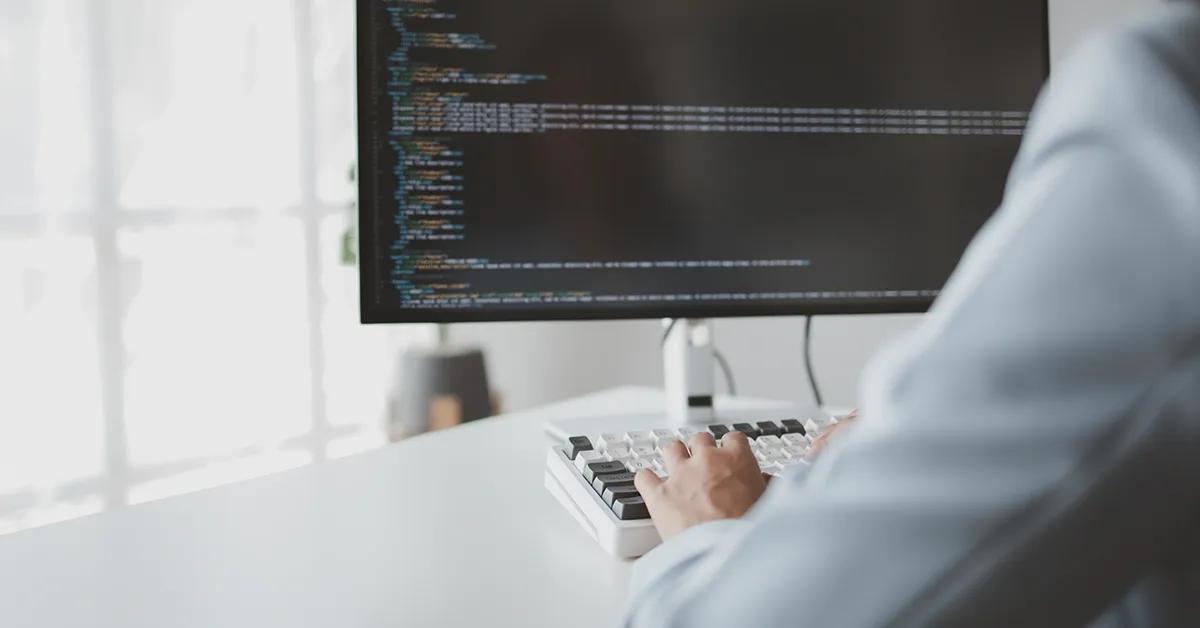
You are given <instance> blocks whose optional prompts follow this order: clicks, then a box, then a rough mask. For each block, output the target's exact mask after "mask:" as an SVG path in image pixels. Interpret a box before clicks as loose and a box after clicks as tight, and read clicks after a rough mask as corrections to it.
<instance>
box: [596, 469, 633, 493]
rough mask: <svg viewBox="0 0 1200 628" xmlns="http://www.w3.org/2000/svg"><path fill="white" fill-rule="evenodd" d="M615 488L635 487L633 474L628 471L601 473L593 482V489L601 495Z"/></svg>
mask: <svg viewBox="0 0 1200 628" xmlns="http://www.w3.org/2000/svg"><path fill="white" fill-rule="evenodd" d="M614 486H633V474H632V473H630V472H628V471H623V472H621V473H601V474H600V475H597V476H596V479H594V480H592V488H594V489H596V492H597V493H599V494H600V495H603V494H604V491H607V490H608V489H610V488H612V487H614Z"/></svg>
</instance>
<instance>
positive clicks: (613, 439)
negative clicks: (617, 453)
mask: <svg viewBox="0 0 1200 628" xmlns="http://www.w3.org/2000/svg"><path fill="white" fill-rule="evenodd" d="M597 440H598V441H599V442H600V444H601V445H603V446H605V447H609V446H611V445H614V444H617V443H624V442H625V435H624V434H601V435H600V438H598V439H597Z"/></svg>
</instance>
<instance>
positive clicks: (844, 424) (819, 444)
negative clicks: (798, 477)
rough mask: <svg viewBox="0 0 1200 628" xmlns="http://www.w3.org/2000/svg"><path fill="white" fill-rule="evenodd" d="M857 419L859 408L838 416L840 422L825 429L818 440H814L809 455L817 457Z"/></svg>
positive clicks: (813, 457)
mask: <svg viewBox="0 0 1200 628" xmlns="http://www.w3.org/2000/svg"><path fill="white" fill-rule="evenodd" d="M857 420H858V410H855V411H854V412H851V413H850V414H847V415H846V416H843V417H838V422H837V423H836V424H835V425H834V426H833V427H830V428H829V429H828V430H825V432H824V433H823V434H821V435H820V436H818V437H817V440H815V441H813V444H812V447H811V448H810V449H809V456H810V457H811V458H812V459H815V458H816V457H817V456H819V455H821V453H822V452H824V451H825V448H826V447H829V444H830V443H832V442H833V441H834V440H836V439H838V438H841V437H842V435H843V434H844V433H845V432H846V431H847V430H849V428H850V427H851V426H853V425H854V422H855V421H857Z"/></svg>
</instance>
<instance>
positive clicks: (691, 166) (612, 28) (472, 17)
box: [359, 0, 1047, 322]
mask: <svg viewBox="0 0 1200 628" xmlns="http://www.w3.org/2000/svg"><path fill="white" fill-rule="evenodd" d="M402 4H404V3H397V2H388V1H386V0H360V41H359V46H360V69H359V81H360V128H361V130H362V132H361V134H360V151H361V153H362V159H361V174H360V177H361V191H362V193H361V195H360V203H361V211H362V216H361V220H360V227H361V229H362V237H361V242H362V248H363V250H362V252H363V255H362V258H361V259H362V262H361V263H362V273H363V297H364V298H363V314H364V320H368V321H374V322H382V321H396V322H401V321H452V320H511V319H538V318H576V317H578V318H605V317H631V318H633V317H651V316H718V315H740V314H773V313H777V314H785V313H806V312H819V311H828V310H830V309H831V308H832V309H834V310H837V311H886V310H888V309H890V308H891V306H894V307H895V309H897V310H898V311H899V310H901V309H906V308H907V307H911V306H912V305H914V304H917V303H920V302H922V301H927V299H928V295H927V296H925V297H924V298H919V299H914V298H913V297H912V296H911V295H909V296H905V297H896V298H895V299H892V300H889V299H888V298H885V297H881V296H879V295H872V296H870V297H853V296H847V293H855V292H876V291H889V290H896V291H936V290H938V289H940V288H941V287H942V285H943V284H944V283H945V281H946V279H947V278H948V277H949V275H950V273H951V271H952V270H953V269H954V267H955V266H956V264H957V263H958V260H959V258H960V257H961V255H962V253H963V251H964V249H965V248H966V246H967V244H968V243H969V241H970V239H971V238H972V237H973V235H974V234H975V233H976V232H977V231H978V229H979V228H980V227H981V226H982V225H983V224H984V222H985V221H986V220H987V219H988V218H989V216H990V215H991V213H992V212H993V211H994V210H995V209H996V207H997V206H998V205H999V203H1000V200H1001V196H1002V191H1003V187H1004V183H1005V179H1006V176H1007V172H1008V169H1009V167H1010V165H1011V163H1012V161H1013V158H1014V156H1015V154H1016V151H1017V149H1018V146H1019V141H1020V138H1019V137H1012V136H978V137H977V136H883V135H793V134H769V133H761V134H732V133H726V134H714V133H682V132H657V133H653V132H644V133H632V132H623V133H599V132H567V131H558V132H548V133H544V134H525V135H504V134H496V135H482V134H463V135H461V136H449V139H450V140H452V141H453V143H454V145H455V146H456V147H458V148H461V150H462V151H463V153H464V155H465V158H464V166H463V168H462V171H461V174H462V175H463V177H464V180H465V185H464V190H463V192H462V194H461V196H462V197H463V199H464V201H465V213H464V215H463V217H462V219H461V223H462V226H463V228H464V231H463V233H464V234H465V238H464V239H463V240H462V241H458V242H438V243H424V242H421V243H416V242H412V243H408V244H407V245H406V246H405V248H406V249H408V250H407V251H405V252H406V253H410V254H411V253H414V252H418V253H419V252H420V250H421V249H422V248H426V249H429V250H437V251H441V252H444V253H446V254H447V255H451V256H454V257H470V258H486V259H489V260H492V261H501V262H526V261H532V262H543V261H644V260H760V259H804V260H808V261H809V262H810V263H811V265H809V266H805V267H792V268H774V269H704V270H683V269H672V270H586V271H537V270H526V271H522V270H514V271H503V272H496V271H478V270H461V271H445V272H437V273H425V274H424V275H422V276H418V277H417V278H416V282H417V283H418V284H421V283H422V282H425V283H427V284H431V285H437V284H446V283H455V284H458V285H469V286H470V291H472V292H476V293H487V294H507V293H527V292H583V293H588V294H592V295H597V296H602V295H642V296H646V295H653V297H652V298H649V299H646V300H643V301H638V302H620V303H615V302H608V303H598V302H593V303H566V304H564V303H540V304H534V305H528V304H513V305H499V304H494V303H493V304H486V305H478V304H472V303H469V302H462V301H457V302H455V304H454V305H453V306H452V307H445V306H442V307H436V308H431V307H428V306H427V304H426V305H419V304H418V305H414V304H413V303H411V302H410V301H406V300H405V299H404V298H403V294H402V293H401V291H400V290H399V289H398V288H397V285H396V283H395V281H394V271H395V262H394V260H393V254H394V253H395V251H394V250H393V249H394V248H395V247H394V245H395V241H396V238H397V235H396V234H397V228H396V226H395V220H394V217H395V215H396V201H395V195H396V185H397V183H396V176H395V171H396V168H397V158H396V155H395V153H394V151H392V150H391V149H390V148H389V147H388V145H387V143H386V140H387V138H388V136H389V129H390V126H389V125H390V122H391V120H390V117H389V116H390V112H391V110H392V107H393V104H394V103H393V101H392V100H391V99H390V98H389V97H388V96H387V93H386V92H387V72H386V65H385V62H386V60H387V58H388V56H389V55H390V54H392V53H393V52H394V51H395V49H396V48H397V47H398V46H399V45H400V34H399V33H398V32H397V31H396V29H395V28H393V26H392V25H391V23H390V22H389V18H388V14H387V13H386V10H387V9H388V7H395V6H397V5H402ZM436 5H437V9H438V10H440V11H445V12H448V13H453V14H455V15H456V16H457V18H456V19H455V20H453V21H443V22H437V21H429V20H411V21H407V22H406V24H407V25H408V26H407V27H408V28H410V29H411V30H414V31H419V30H423V31H430V32H434V31H439V30H440V31H444V32H463V33H478V34H480V35H481V36H482V37H483V38H484V39H486V40H487V41H488V42H489V43H491V44H494V45H495V46H496V49H495V50H433V49H424V48H420V49H414V50H413V51H412V54H411V57H412V63H414V64H422V63H423V64H431V65H439V66H452V67H463V68H469V69H470V70H471V71H474V72H523V73H534V74H544V75H546V76H547V77H548V78H547V80H545V81H535V82H532V83H530V84H529V85H524V86H496V87H491V86H471V87H469V88H465V89H464V88H453V89H456V90H457V89H464V90H465V91H469V92H470V100H471V101H474V102H528V103H535V102H548V103H594V104H628V105H637V104H674V105H724V106H780V107H864V108H902V109H967V110H1004V111H1026V112H1027V111H1028V110H1029V109H1030V108H1031V105H1032V103H1033V101H1034V98H1035V96H1036V93H1037V91H1038V89H1039V88H1040V86H1041V84H1042V81H1043V80H1044V78H1045V74H1046V71H1047V65H1046V64H1047V61H1046V54H1047V53H1046V6H1045V2H1044V0H975V1H972V2H962V1H961V0H911V1H904V2H884V1H871V2H867V1H853V0H850V1H848V0H758V1H748V0H639V1H637V2H628V1H610V0H503V1H501V0H488V1H484V0H442V1H441V2H438V3H436ZM439 89H451V88H439ZM439 137H447V136H444V135H439ZM821 291H825V292H828V293H830V294H829V295H826V296H823V297H818V298H800V299H765V300H764V299H755V298H752V297H748V296H747V295H754V294H756V293H795V292H821ZM697 294H708V295H712V294H728V295H741V296H739V297H738V298H729V299H715V300H707V301H704V302H703V303H700V302H695V301H668V300H663V299H660V298H657V297H660V296H662V295H697ZM889 303H890V304H891V305H889Z"/></svg>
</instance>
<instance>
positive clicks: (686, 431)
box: [675, 427, 702, 443]
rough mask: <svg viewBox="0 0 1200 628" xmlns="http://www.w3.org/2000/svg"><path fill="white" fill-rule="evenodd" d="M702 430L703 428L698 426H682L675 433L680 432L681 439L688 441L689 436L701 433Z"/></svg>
mask: <svg viewBox="0 0 1200 628" xmlns="http://www.w3.org/2000/svg"><path fill="white" fill-rule="evenodd" d="M701 431H702V430H701V429H700V428H698V427H681V428H679V429H677V430H675V433H676V434H679V440H682V441H683V442H685V443H686V442H687V441H688V439H689V438H691V437H693V436H695V435H696V434H699V433H700V432H701Z"/></svg>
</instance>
